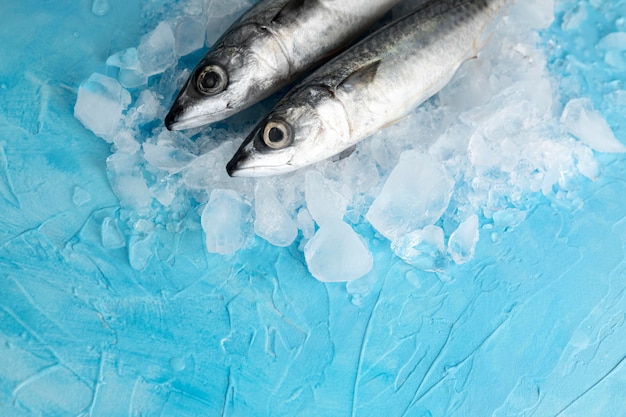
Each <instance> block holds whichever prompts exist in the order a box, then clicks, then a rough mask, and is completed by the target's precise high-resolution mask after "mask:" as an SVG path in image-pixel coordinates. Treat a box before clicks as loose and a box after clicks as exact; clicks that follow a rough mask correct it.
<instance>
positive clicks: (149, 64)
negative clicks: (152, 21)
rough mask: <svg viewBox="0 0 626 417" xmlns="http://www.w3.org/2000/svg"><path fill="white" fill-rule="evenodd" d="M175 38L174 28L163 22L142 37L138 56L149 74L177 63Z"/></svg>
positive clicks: (157, 72)
mask: <svg viewBox="0 0 626 417" xmlns="http://www.w3.org/2000/svg"><path fill="white" fill-rule="evenodd" d="M174 48H175V39H174V33H173V32H172V28H170V25H169V24H168V23H167V22H161V23H159V25H158V26H157V27H156V28H155V29H154V30H153V31H152V32H150V33H148V34H146V35H144V36H143V37H142V38H141V43H140V44H139V46H138V47H137V58H138V59H139V62H140V64H141V68H142V69H143V72H144V73H145V74H146V75H147V76H151V75H155V74H160V73H162V72H164V71H165V70H167V69H168V68H170V67H171V66H173V65H175V64H176V53H175V52H174Z"/></svg>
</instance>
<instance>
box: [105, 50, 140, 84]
mask: <svg viewBox="0 0 626 417" xmlns="http://www.w3.org/2000/svg"><path fill="white" fill-rule="evenodd" d="M106 63H107V65H108V66H110V67H117V68H119V69H120V70H119V73H118V74H117V79H118V81H119V82H120V84H122V85H123V86H124V87H126V88H135V87H140V86H142V85H145V84H146V83H147V82H148V76H147V75H146V74H144V72H143V69H142V68H141V63H140V62H139V58H137V48H128V49H124V50H122V51H119V52H116V53H114V54H113V55H111V56H110V57H108V58H107V62H106Z"/></svg>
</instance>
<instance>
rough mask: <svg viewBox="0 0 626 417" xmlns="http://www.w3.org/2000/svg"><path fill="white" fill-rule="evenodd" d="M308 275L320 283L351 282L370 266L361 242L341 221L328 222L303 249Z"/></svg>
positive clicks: (368, 257) (371, 260)
mask: <svg viewBox="0 0 626 417" xmlns="http://www.w3.org/2000/svg"><path fill="white" fill-rule="evenodd" d="M304 258H305V260H306V263H307V266H308V268H309V271H310V272H311V274H312V275H313V276H314V277H315V278H317V279H318V280H320V281H322V282H341V281H352V280H354V279H357V278H360V277H362V276H363V275H365V274H367V273H368V272H369V271H370V270H371V269H372V266H373V264H374V260H373V258H372V254H371V253H370V252H369V250H368V249H367V246H366V245H365V243H364V242H363V240H362V238H361V237H360V236H359V235H358V234H357V233H356V232H355V231H354V230H352V228H351V227H350V226H349V225H347V224H346V223H344V222H342V221H341V220H337V219H328V220H327V221H325V222H324V223H323V224H322V225H321V226H320V228H319V229H318V231H317V233H315V236H313V238H311V240H309V241H308V242H307V244H306V246H305V247H304Z"/></svg>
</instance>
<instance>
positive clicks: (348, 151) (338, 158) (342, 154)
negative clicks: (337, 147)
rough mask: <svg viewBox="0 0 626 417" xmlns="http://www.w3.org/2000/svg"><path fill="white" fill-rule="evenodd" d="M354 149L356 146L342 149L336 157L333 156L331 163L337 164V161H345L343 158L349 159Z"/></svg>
mask: <svg viewBox="0 0 626 417" xmlns="http://www.w3.org/2000/svg"><path fill="white" fill-rule="evenodd" d="M355 149H356V145H352V146H350V147H349V148H346V149H344V150H343V151H341V152H339V153H338V154H337V155H335V156H334V157H333V158H332V161H333V162H337V161H341V160H342V159H345V158H347V157H349V156H350V155H352V153H353V152H354V150H355Z"/></svg>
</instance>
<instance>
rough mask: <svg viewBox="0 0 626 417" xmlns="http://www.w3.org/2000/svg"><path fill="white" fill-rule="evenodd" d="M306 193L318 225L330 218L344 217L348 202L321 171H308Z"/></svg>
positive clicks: (307, 201)
mask: <svg viewBox="0 0 626 417" xmlns="http://www.w3.org/2000/svg"><path fill="white" fill-rule="evenodd" d="M304 195H305V199H306V205H307V209H308V210H309V213H311V216H312V217H313V220H315V222H316V223H317V224H318V225H321V224H322V223H323V222H324V221H326V220H328V219H335V220H342V219H343V216H344V214H345V212H346V206H347V205H348V202H347V200H346V198H345V197H344V196H343V195H342V194H340V193H338V192H337V191H335V190H334V189H333V187H332V184H331V182H330V181H327V180H326V179H325V178H324V176H323V175H322V174H321V173H320V172H319V171H315V170H311V171H308V172H307V173H306V175H305V180H304Z"/></svg>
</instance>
